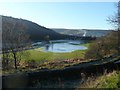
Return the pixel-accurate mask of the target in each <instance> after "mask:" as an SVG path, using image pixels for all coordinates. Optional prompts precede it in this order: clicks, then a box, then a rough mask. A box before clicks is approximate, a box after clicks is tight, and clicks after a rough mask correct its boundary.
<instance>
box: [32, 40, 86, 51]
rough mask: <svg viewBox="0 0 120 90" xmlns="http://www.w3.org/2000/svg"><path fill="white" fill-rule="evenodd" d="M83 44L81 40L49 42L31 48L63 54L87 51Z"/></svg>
mask: <svg viewBox="0 0 120 90" xmlns="http://www.w3.org/2000/svg"><path fill="white" fill-rule="evenodd" d="M83 43H84V42H83V41H81V40H51V41H49V43H45V42H37V43H34V44H33V46H35V47H37V48H41V50H42V51H44V52H58V53H63V52H72V51H75V50H85V49H87V47H85V46H84V45H82V44H83ZM80 44H81V45H80Z"/></svg>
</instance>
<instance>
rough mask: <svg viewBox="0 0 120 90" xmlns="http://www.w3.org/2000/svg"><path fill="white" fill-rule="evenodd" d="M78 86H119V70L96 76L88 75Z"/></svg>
mask: <svg viewBox="0 0 120 90" xmlns="http://www.w3.org/2000/svg"><path fill="white" fill-rule="evenodd" d="M78 88H120V71H113V72H110V73H104V75H101V76H98V77H94V76H93V77H88V79H87V80H86V81H85V82H84V83H83V84H82V85H80V86H79V87H78Z"/></svg>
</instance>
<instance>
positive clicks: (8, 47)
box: [2, 18, 30, 69]
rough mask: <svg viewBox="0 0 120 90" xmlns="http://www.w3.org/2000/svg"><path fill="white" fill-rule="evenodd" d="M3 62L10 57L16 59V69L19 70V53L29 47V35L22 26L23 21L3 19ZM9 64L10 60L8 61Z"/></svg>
mask: <svg viewBox="0 0 120 90" xmlns="http://www.w3.org/2000/svg"><path fill="white" fill-rule="evenodd" d="M2 24H3V33H2V39H3V40H2V41H3V42H2V43H3V47H2V48H3V60H5V59H6V58H5V57H7V58H8V56H9V55H7V54H11V55H10V57H12V58H13V59H14V67H15V69H17V62H18V61H19V60H20V59H19V57H20V56H19V55H20V54H19V53H20V52H21V54H22V52H23V51H24V50H25V49H26V48H27V47H28V46H29V44H30V43H29V35H28V34H26V32H25V29H26V26H25V25H24V24H22V21H21V19H13V18H3V23H2ZM6 62H7V64H8V59H7V61H6Z"/></svg>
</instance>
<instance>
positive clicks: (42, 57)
mask: <svg viewBox="0 0 120 90" xmlns="http://www.w3.org/2000/svg"><path fill="white" fill-rule="evenodd" d="M28 52H29V54H30V55H29V57H24V56H23V60H35V61H46V60H64V59H71V58H84V54H85V52H86V50H76V51H73V52H69V53H53V52H42V51H38V50H36V49H35V50H34V49H33V50H28Z"/></svg>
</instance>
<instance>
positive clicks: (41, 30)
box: [2, 16, 65, 41]
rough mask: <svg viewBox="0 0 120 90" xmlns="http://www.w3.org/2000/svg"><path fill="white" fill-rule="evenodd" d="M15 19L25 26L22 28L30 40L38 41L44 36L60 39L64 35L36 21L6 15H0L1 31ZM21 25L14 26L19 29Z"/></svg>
mask: <svg viewBox="0 0 120 90" xmlns="http://www.w3.org/2000/svg"><path fill="white" fill-rule="evenodd" d="M15 21H20V22H21V23H22V25H24V26H25V28H22V29H24V30H25V32H26V33H27V34H29V35H30V39H31V40H32V41H40V40H44V39H45V36H48V35H49V37H50V39H51V40H53V39H62V38H64V37H65V36H64V35H61V34H59V33H57V32H55V31H53V30H51V29H48V28H46V27H43V26H40V25H38V24H37V23H34V22H32V21H28V20H24V19H18V18H13V17H7V16H2V26H3V31H4V29H5V28H6V27H5V26H6V25H7V24H8V25H9V24H11V25H12V23H14V22H15ZM18 24H19V23H18ZM20 28H21V26H20V25H17V26H15V29H16V30H17V29H20Z"/></svg>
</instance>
